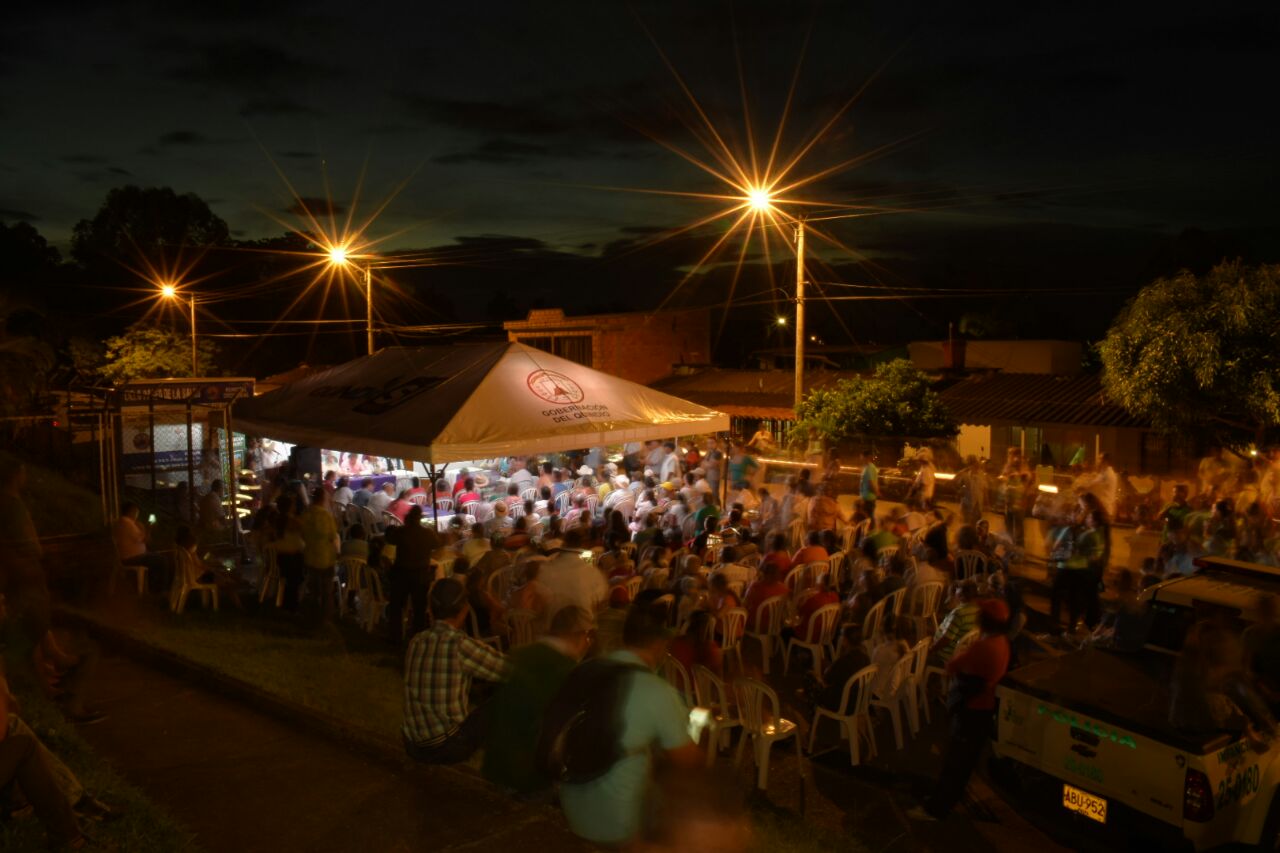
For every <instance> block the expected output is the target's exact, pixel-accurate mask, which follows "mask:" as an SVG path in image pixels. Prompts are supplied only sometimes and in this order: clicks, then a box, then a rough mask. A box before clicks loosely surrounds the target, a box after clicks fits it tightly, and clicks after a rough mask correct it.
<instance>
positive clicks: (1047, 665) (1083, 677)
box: [1003, 649, 1232, 755]
mask: <svg viewBox="0 0 1280 853" xmlns="http://www.w3.org/2000/svg"><path fill="white" fill-rule="evenodd" d="M1174 661H1175V658H1174V657H1173V656H1172V655H1167V654H1162V653H1160V652H1153V651H1143V652H1139V653H1137V654H1119V653H1115V652H1111V651H1106V650H1103V649H1086V650H1084V651H1081V652H1072V653H1070V654H1065V655H1061V656H1059V657H1053V658H1046V659H1044V660H1041V661H1037V662H1036V663H1032V664H1028V665H1027V666H1024V667H1020V668H1018V669H1016V670H1014V671H1013V672H1011V673H1009V674H1008V675H1007V676H1005V679H1004V681H1003V684H1004V686H1006V687H1009V688H1012V689H1016V690H1019V691H1021V692H1024V693H1027V694H1030V695H1032V696H1035V697H1037V698H1040V699H1044V700H1046V701H1048V702H1052V703H1054V704H1056V705H1061V706H1063V707H1065V708H1069V709H1071V710H1072V711H1075V712H1077V713H1079V714H1083V715H1087V716H1089V717H1092V718H1095V719H1098V720H1104V721H1106V722H1108V723H1111V724H1112V725H1115V726H1118V727H1120V728H1123V729H1126V730H1128V731H1131V732H1134V733H1136V734H1141V735H1144V736H1146V737H1149V738H1152V739H1154V740H1157V741H1159V742H1161V743H1165V744H1169V745H1170V746H1175V747H1177V748H1179V749H1182V750H1185V751H1186V752H1190V753H1192V754H1195V755H1204V754H1206V753H1209V752H1213V751H1215V750H1218V749H1221V748H1223V747H1224V746H1226V745H1227V743H1229V742H1230V740H1231V739H1232V738H1231V736H1230V735H1229V734H1227V733H1225V732H1223V733H1216V734H1208V735H1199V734H1189V733H1187V732H1183V731H1179V730H1178V729H1175V728H1174V727H1173V726H1172V725H1170V723H1169V687H1168V685H1169V681H1170V678H1171V676H1172V673H1173V665H1174Z"/></svg>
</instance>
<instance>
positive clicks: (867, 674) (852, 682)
mask: <svg viewBox="0 0 1280 853" xmlns="http://www.w3.org/2000/svg"><path fill="white" fill-rule="evenodd" d="M876 671H877V669H876V667H875V666H867V667H863V668H862V669H860V670H858V671H857V672H855V673H854V674H853V675H851V676H849V680H848V681H846V682H845V683H844V691H843V692H842V693H841V694H840V707H839V708H837V709H836V710H834V711H832V710H829V709H827V708H823V707H822V706H821V705H819V706H818V707H816V708H814V714H813V726H812V727H811V728H810V730H809V754H810V755H812V754H813V745H814V742H815V741H816V740H817V738H818V723H820V722H822V718H823V717H829V718H830V719H833V720H835V721H836V722H837V723H840V724H841V725H842V726H843V728H842V729H841V730H840V737H842V738H846V739H847V740H848V741H849V763H850V764H852V765H853V766H854V767H857V766H858V765H859V764H861V763H862V743H861V739H862V737H863V735H864V731H863V730H864V728H865V730H866V731H865V735H866V738H867V746H868V750H867V752H868V756H867V757H868V758H875V756H876V739H875V734H874V733H873V732H872V731H871V711H870V703H871V680H872V679H873V678H875V677H876ZM854 689H856V690H857V691H858V695H857V698H856V699H854V700H853V704H852V706H850V704H849V695H850V693H852V692H853V690H854Z"/></svg>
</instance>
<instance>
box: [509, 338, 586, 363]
mask: <svg viewBox="0 0 1280 853" xmlns="http://www.w3.org/2000/svg"><path fill="white" fill-rule="evenodd" d="M519 341H520V343H522V344H525V345H526V346H531V347H533V348H534V349H540V350H542V351H543V352H549V353H551V354H552V355H558V356H560V357H561V358H564V359H568V360H569V361H572V362H574V363H576V364H581V365H582V366H584V367H592V366H593V364H592V358H591V355H592V353H591V336H590V335H545V336H538V337H530V338H525V337H521V338H519Z"/></svg>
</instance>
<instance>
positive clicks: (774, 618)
mask: <svg viewBox="0 0 1280 853" xmlns="http://www.w3.org/2000/svg"><path fill="white" fill-rule="evenodd" d="M786 609H787V596H785V595H775V596H773V598H766V599H765V600H764V601H762V602H761V603H760V609H759V610H757V611H756V624H755V625H753V626H751V627H754V628H755V629H756V630H754V631H750V630H748V631H747V632H746V635H747V636H748V637H754V638H755V640H756V642H758V643H760V657H761V658H762V659H763V661H764V674H765V675H768V674H769V659H770V658H771V657H773V652H774V649H775V648H779V650H780V645H781V643H780V641H781V639H782V619H783V617H784V616H785V615H786ZM762 623H763V628H764V629H763V630H761V624H762Z"/></svg>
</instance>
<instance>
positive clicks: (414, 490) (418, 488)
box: [404, 477, 427, 498]
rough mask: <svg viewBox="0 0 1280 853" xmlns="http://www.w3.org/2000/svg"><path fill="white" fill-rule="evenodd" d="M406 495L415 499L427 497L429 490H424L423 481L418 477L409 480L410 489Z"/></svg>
mask: <svg viewBox="0 0 1280 853" xmlns="http://www.w3.org/2000/svg"><path fill="white" fill-rule="evenodd" d="M404 493H405V496H406V497H409V498H414V497H417V496H418V495H425V494H426V493H427V490H426V489H424V488H422V481H421V480H419V479H418V478H417V477H412V478H410V480H409V488H407V489H405V491H404Z"/></svg>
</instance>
